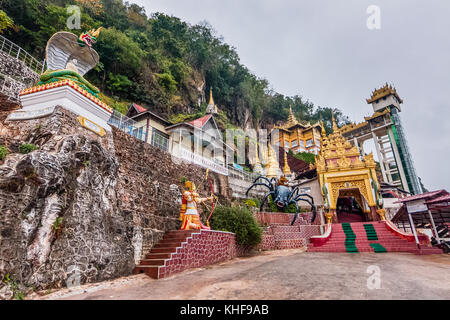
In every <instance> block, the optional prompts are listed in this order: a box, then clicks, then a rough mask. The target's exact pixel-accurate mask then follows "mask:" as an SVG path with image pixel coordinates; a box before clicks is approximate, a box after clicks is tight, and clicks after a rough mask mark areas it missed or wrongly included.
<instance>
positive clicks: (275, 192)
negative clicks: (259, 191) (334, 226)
mask: <svg viewBox="0 0 450 320" xmlns="http://www.w3.org/2000/svg"><path fill="white" fill-rule="evenodd" d="M259 180H261V181H260V182H258V181H259ZM256 186H264V187H266V188H268V189H269V192H268V193H267V194H266V195H265V196H264V198H263V200H262V201H261V206H260V208H259V211H263V207H264V204H265V203H266V201H267V199H268V198H269V196H270V195H271V196H272V199H273V202H274V203H275V205H276V206H277V208H278V210H279V211H282V210H283V208H285V207H288V206H289V205H290V204H292V203H294V204H295V207H296V208H297V210H296V212H295V216H294V220H292V223H291V225H293V224H294V223H295V220H297V216H298V211H299V208H298V204H297V202H298V201H305V202H307V203H309V204H310V205H311V210H312V212H313V217H312V220H311V222H313V221H314V220H315V219H316V206H315V205H314V199H313V198H312V197H311V196H310V195H309V194H305V193H301V194H299V193H298V192H299V191H298V187H295V188H294V189H293V190H292V191H291V188H289V187H288V186H285V185H279V182H278V180H277V179H276V178H272V179H270V180H269V178H267V177H264V176H260V177H258V178H256V179H255V181H253V184H252V185H251V186H250V188H248V189H247V192H246V193H245V194H246V196H248V193H249V192H250V190H251V189H252V188H254V187H256ZM302 197H306V198H308V199H305V198H302Z"/></svg>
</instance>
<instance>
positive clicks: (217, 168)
mask: <svg viewBox="0 0 450 320" xmlns="http://www.w3.org/2000/svg"><path fill="white" fill-rule="evenodd" d="M177 153H178V157H179V158H181V159H183V160H187V161H189V162H191V163H194V164H196V165H199V166H201V167H203V168H206V169H209V170H211V171H214V172H217V173H219V174H222V175H224V176H228V169H227V168H226V167H225V166H224V165H223V164H219V163H216V162H215V161H213V160H211V159H207V158H205V157H203V156H201V155H199V154H196V153H193V152H191V151H189V150H187V149H185V148H183V147H181V148H178V152H177Z"/></svg>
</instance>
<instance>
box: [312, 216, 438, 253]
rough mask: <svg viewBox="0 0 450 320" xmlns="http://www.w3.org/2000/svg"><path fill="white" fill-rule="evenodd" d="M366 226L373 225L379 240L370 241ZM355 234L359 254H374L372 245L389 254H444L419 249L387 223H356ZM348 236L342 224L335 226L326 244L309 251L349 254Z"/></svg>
mask: <svg viewBox="0 0 450 320" xmlns="http://www.w3.org/2000/svg"><path fill="white" fill-rule="evenodd" d="M364 224H372V225H373V227H374V229H375V231H376V233H377V236H378V240H368V239H367V235H366V231H365V228H364ZM350 225H351V227H352V230H353V232H354V233H355V235H356V239H355V245H356V247H357V248H358V251H359V252H374V249H373V248H372V247H371V246H370V244H371V243H379V244H381V245H382V246H383V247H384V248H385V249H386V250H387V251H388V252H410V253H417V254H434V253H442V250H441V249H438V248H433V247H424V246H423V245H422V250H419V249H418V248H417V245H416V243H415V242H411V241H408V240H406V239H404V238H402V237H400V236H399V235H397V234H396V233H394V232H392V231H390V229H388V227H387V226H386V224H385V222H383V221H378V222H355V223H351V224H350ZM345 239H346V235H345V233H344V230H343V229H342V224H334V225H333V226H332V231H331V235H330V236H329V238H328V239H327V240H326V242H325V243H322V244H315V243H314V242H312V243H310V245H309V246H308V251H310V252H347V251H346V247H345Z"/></svg>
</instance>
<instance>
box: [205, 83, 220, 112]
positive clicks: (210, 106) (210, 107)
mask: <svg viewBox="0 0 450 320" xmlns="http://www.w3.org/2000/svg"><path fill="white" fill-rule="evenodd" d="M206 113H208V114H216V113H217V107H216V104H215V103H214V99H213V94H212V88H211V89H210V90H209V103H208V106H207V107H206Z"/></svg>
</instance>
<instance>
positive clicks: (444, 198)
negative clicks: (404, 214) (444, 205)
mask: <svg viewBox="0 0 450 320" xmlns="http://www.w3.org/2000/svg"><path fill="white" fill-rule="evenodd" d="M449 201H450V194H445V195H443V196H440V197H438V198H436V199H433V200H429V201H427V204H433V203H439V202H449Z"/></svg>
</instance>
